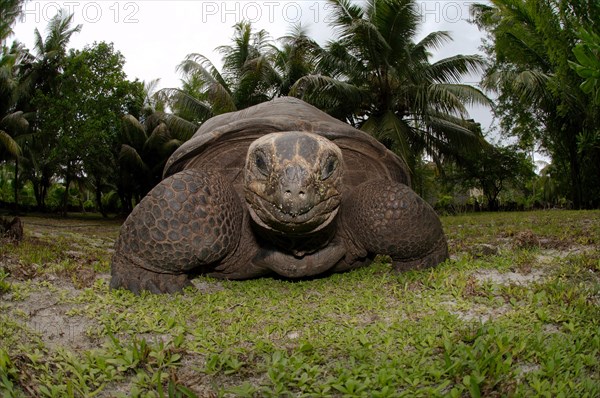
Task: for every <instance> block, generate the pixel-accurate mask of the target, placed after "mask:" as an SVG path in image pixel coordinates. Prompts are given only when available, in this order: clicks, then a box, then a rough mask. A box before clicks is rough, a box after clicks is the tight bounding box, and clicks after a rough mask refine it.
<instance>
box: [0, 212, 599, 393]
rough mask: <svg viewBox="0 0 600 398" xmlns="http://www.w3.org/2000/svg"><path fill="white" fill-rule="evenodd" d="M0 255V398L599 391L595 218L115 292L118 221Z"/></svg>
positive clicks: (516, 226) (478, 231)
mask: <svg viewBox="0 0 600 398" xmlns="http://www.w3.org/2000/svg"><path fill="white" fill-rule="evenodd" d="M23 220H24V223H25V238H24V240H23V241H22V242H21V243H20V244H18V245H13V244H8V243H7V242H3V243H6V244H4V245H2V246H0V258H1V259H2V260H1V261H0V307H1V311H0V395H2V396H5V397H27V396H35V397H89V396H97V397H125V396H132V397H166V396H169V397H177V396H179V397H185V396H187V397H220V396H224V397H233V396H240V397H244V396H246V397H259V396H260V397H268V396H272V397H285V396H290V397H291V396H306V397H310V396H324V397H327V396H330V397H402V396H406V397H435V396H439V397H442V396H444V397H448V396H451V397H452V396H454V397H465V396H468V397H484V396H485V397H494V396H517V397H518V396H548V397H550V396H552V397H559V396H565V397H570V396H578V397H596V396H598V395H599V394H600V377H599V375H600V365H599V364H600V324H599V322H600V240H599V239H600V212H598V211H577V212H576V211H564V210H548V211H537V212H519V213H510V212H508V213H506V212H505V213H477V214H472V215H460V216H447V217H443V218H442V222H443V224H444V228H445V230H446V232H447V235H448V240H449V248H450V253H451V259H450V260H448V261H447V262H445V263H443V264H441V265H440V266H439V267H437V268H434V269H430V270H423V271H411V272H406V273H401V274H394V273H392V272H391V267H390V265H389V264H388V263H387V261H386V259H385V258H380V259H378V261H377V262H376V263H375V264H374V265H372V266H371V267H368V268H364V269H359V270H355V271H352V272H348V273H345V274H335V275H331V276H327V277H324V278H318V279H313V280H303V281H289V280H282V279H271V278H263V279H258V280H250V281H235V282H234V281H221V280H215V279H210V278H206V277H199V278H197V279H195V280H194V285H195V287H194V288H193V289H192V288H190V289H187V290H186V291H185V292H184V293H183V294H176V295H146V294H142V295H141V296H135V295H133V294H132V293H131V292H129V291H124V290H120V291H111V290H109V289H108V279H109V259H110V255H111V248H112V245H113V243H114V240H115V238H116V236H117V233H118V228H119V223H118V222H115V221H112V220H106V219H103V218H101V217H100V216H99V215H96V216H93V217H92V216H89V215H88V216H86V217H85V218H82V217H76V216H74V217H70V218H69V219H64V218H47V217H45V218H42V217H24V218H23Z"/></svg>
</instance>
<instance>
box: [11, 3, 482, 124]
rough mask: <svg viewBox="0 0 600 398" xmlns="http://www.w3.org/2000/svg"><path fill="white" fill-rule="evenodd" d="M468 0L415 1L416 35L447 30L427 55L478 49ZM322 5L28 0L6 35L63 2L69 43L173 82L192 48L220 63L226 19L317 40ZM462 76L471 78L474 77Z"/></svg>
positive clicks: (44, 18)
mask: <svg viewBox="0 0 600 398" xmlns="http://www.w3.org/2000/svg"><path fill="white" fill-rule="evenodd" d="M484 1H485V0H484ZM357 2H358V1H357ZM480 2H481V1H480ZM472 3H473V2H467V1H431V0H420V1H417V2H416V4H417V7H418V9H419V11H420V12H421V15H422V22H423V23H422V25H421V32H420V35H419V38H421V37H423V36H425V35H426V34H428V33H430V32H432V31H435V30H446V31H449V32H451V33H452V37H453V38H454V41H453V42H451V43H448V44H447V45H445V46H444V47H443V48H442V49H441V50H440V51H438V52H436V53H435V54H434V59H433V60H436V59H440V58H444V57H448V56H452V55H456V54H475V53H478V52H479V49H478V47H479V46H480V45H481V34H480V33H479V31H478V30H477V28H476V27H475V26H473V25H471V24H469V23H468V22H467V19H468V18H469V6H470V4H472ZM328 7H330V6H329V5H328V4H327V2H326V1H323V0H294V1H288V0H264V1H262V0H257V1H254V0H239V1H235V0H215V1H213V0H187V1H168V0H136V1H127V0H119V1H117V0H96V1H84V0H59V1H49V0H39V1H35V0H29V1H27V3H26V5H25V14H24V16H23V18H22V20H21V21H19V22H18V23H17V24H16V25H15V27H14V32H15V36H14V38H16V39H18V40H19V41H21V42H23V43H24V44H25V45H26V46H27V47H28V48H30V49H31V48H32V47H33V31H34V29H35V28H36V27H37V28H38V29H39V30H40V32H41V33H42V37H45V30H46V26H47V24H48V21H49V20H50V19H51V18H52V17H53V16H54V15H55V14H56V12H57V11H58V9H60V8H65V9H67V10H68V11H70V12H71V13H73V14H74V15H75V24H82V25H83V28H82V30H81V32H80V33H78V34H75V35H74V36H73V37H72V39H71V41H70V43H69V47H70V48H83V47H85V45H87V44H91V43H93V42H94V41H106V42H113V43H114V46H115V49H116V50H118V51H120V52H121V53H122V54H123V55H124V56H125V59H126V65H125V72H126V73H127V75H128V77H129V78H130V79H134V78H138V79H140V80H144V81H150V80H153V79H156V78H160V79H161V80H160V84H159V87H161V88H162V87H178V86H179V79H180V76H178V74H177V72H176V70H175V68H176V66H177V64H179V63H180V62H181V61H182V60H183V58H184V57H185V56H186V55H187V54H189V53H194V52H197V53H200V54H204V55H206V56H208V57H209V58H210V59H211V60H212V61H213V62H214V63H215V64H220V59H219V58H220V57H219V55H218V54H215V53H214V51H213V50H214V48H215V47H217V46H219V45H226V44H229V42H230V38H231V36H232V33H233V29H232V26H233V25H234V24H235V23H237V22H240V21H242V20H248V21H250V22H252V24H253V27H255V28H256V29H265V30H267V31H268V32H269V33H270V34H271V36H272V37H273V38H277V37H280V36H283V35H285V34H286V33H287V32H288V31H289V29H290V27H291V26H292V25H294V24H296V23H301V24H302V25H303V26H305V27H306V28H308V32H309V34H310V36H311V37H313V38H314V39H316V40H317V41H318V42H319V43H320V44H324V43H325V42H326V41H327V40H328V39H330V38H331V37H332V34H333V32H332V30H331V28H330V26H329V24H328ZM468 80H469V82H470V83H473V84H476V83H477V81H478V80H479V79H478V78H477V77H473V78H471V79H468ZM471 116H472V117H474V118H475V119H476V120H477V121H479V122H480V123H482V126H483V128H484V130H486V129H488V128H489V126H490V124H491V122H492V118H491V116H490V112H489V110H487V109H481V108H479V109H474V110H473V111H472V115H471Z"/></svg>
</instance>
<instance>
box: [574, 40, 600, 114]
mask: <svg viewBox="0 0 600 398" xmlns="http://www.w3.org/2000/svg"><path fill="white" fill-rule="evenodd" d="M579 39H580V42H579V43H578V44H577V45H576V46H575V47H574V48H573V54H575V58H577V62H573V61H569V65H571V67H572V68H573V69H574V70H575V72H577V74H578V75H579V76H581V77H582V78H584V79H585V80H584V81H583V83H581V90H582V91H583V92H584V93H587V94H591V95H592V96H593V98H594V101H595V102H596V104H597V105H600V35H598V34H597V33H595V32H592V31H590V32H588V31H587V30H585V29H581V30H580V31H579Z"/></svg>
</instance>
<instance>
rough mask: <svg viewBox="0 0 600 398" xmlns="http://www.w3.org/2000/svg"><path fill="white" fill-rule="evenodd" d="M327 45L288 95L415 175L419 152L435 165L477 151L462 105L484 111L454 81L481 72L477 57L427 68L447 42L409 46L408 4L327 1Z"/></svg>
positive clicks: (411, 17) (477, 98)
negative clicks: (365, 138) (378, 145)
mask: <svg viewBox="0 0 600 398" xmlns="http://www.w3.org/2000/svg"><path fill="white" fill-rule="evenodd" d="M329 5H330V9H331V10H332V23H331V25H332V27H333V28H334V29H335V31H336V32H337V36H336V37H335V39H334V40H333V41H331V42H330V43H328V45H327V46H326V48H324V49H323V50H321V51H320V52H318V53H317V54H318V64H317V68H316V70H315V71H314V72H313V73H311V74H310V75H307V76H303V77H301V78H300V79H298V81H297V82H296V83H295V84H294V85H293V86H292V88H291V90H290V93H291V94H292V95H295V96H298V97H300V98H303V99H305V100H307V101H308V102H311V103H313V104H315V105H316V106H318V107H319V108H321V109H324V110H326V111H327V112H329V113H330V114H332V115H334V116H336V117H337V118H339V119H342V120H347V121H349V122H350V123H352V124H353V125H355V126H357V127H360V128H361V129H362V130H364V131H367V132H369V133H370V134H372V135H374V136H375V137H377V138H378V139H379V140H380V141H382V142H384V143H385V144H386V145H387V146H388V147H390V148H392V149H394V150H395V151H396V152H397V153H398V154H399V155H400V156H401V157H402V158H403V159H404V160H405V161H406V162H407V163H408V165H409V167H410V169H411V170H414V169H415V166H416V164H417V161H418V159H419V158H420V156H421V155H422V154H423V153H424V152H425V153H427V154H428V155H429V156H431V157H433V158H434V159H435V160H436V161H439V160H441V159H442V158H443V157H447V156H450V157H452V156H455V155H456V152H457V150H458V149H459V148H462V147H465V146H467V147H469V148H477V147H478V146H479V140H478V136H477V134H476V132H477V126H476V124H475V123H474V122H472V121H469V120H467V119H468V118H467V110H466V105H470V104H483V105H489V104H490V101H489V99H488V98H487V97H486V96H485V95H483V93H482V92H481V91H479V90H478V89H476V88H475V87H472V86H469V85H465V84H461V83H460V80H461V78H463V77H465V76H469V75H470V74H472V73H477V72H478V71H480V70H481V69H482V68H483V59H482V58H481V57H479V56H477V55H470V56H469V55H456V56H453V57H449V58H445V59H442V60H439V61H437V62H435V63H431V62H430V60H429V59H430V56H431V52H430V51H431V50H434V49H438V48H440V47H441V46H442V45H443V44H445V43H446V42H448V41H450V40H451V37H450V34H449V33H448V32H432V33H429V34H428V35H427V36H426V37H425V38H423V39H422V40H421V41H419V42H415V41H414V40H415V37H416V35H417V31H418V25H419V21H420V17H419V15H418V13H417V11H416V10H417V7H415V4H414V1H412V0H381V1H380V0H372V1H367V2H365V3H361V4H360V5H358V4H355V3H353V2H350V1H347V0H330V1H329Z"/></svg>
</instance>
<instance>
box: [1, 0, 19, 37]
mask: <svg viewBox="0 0 600 398" xmlns="http://www.w3.org/2000/svg"><path fill="white" fill-rule="evenodd" d="M23 3H25V0H2V2H1V3H0V15H2V19H0V47H4V45H5V43H4V41H5V40H6V39H7V38H8V37H9V36H10V35H12V33H13V31H12V26H13V24H14V23H15V21H16V19H17V18H18V17H19V15H21V11H22V10H21V8H22V6H23Z"/></svg>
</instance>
